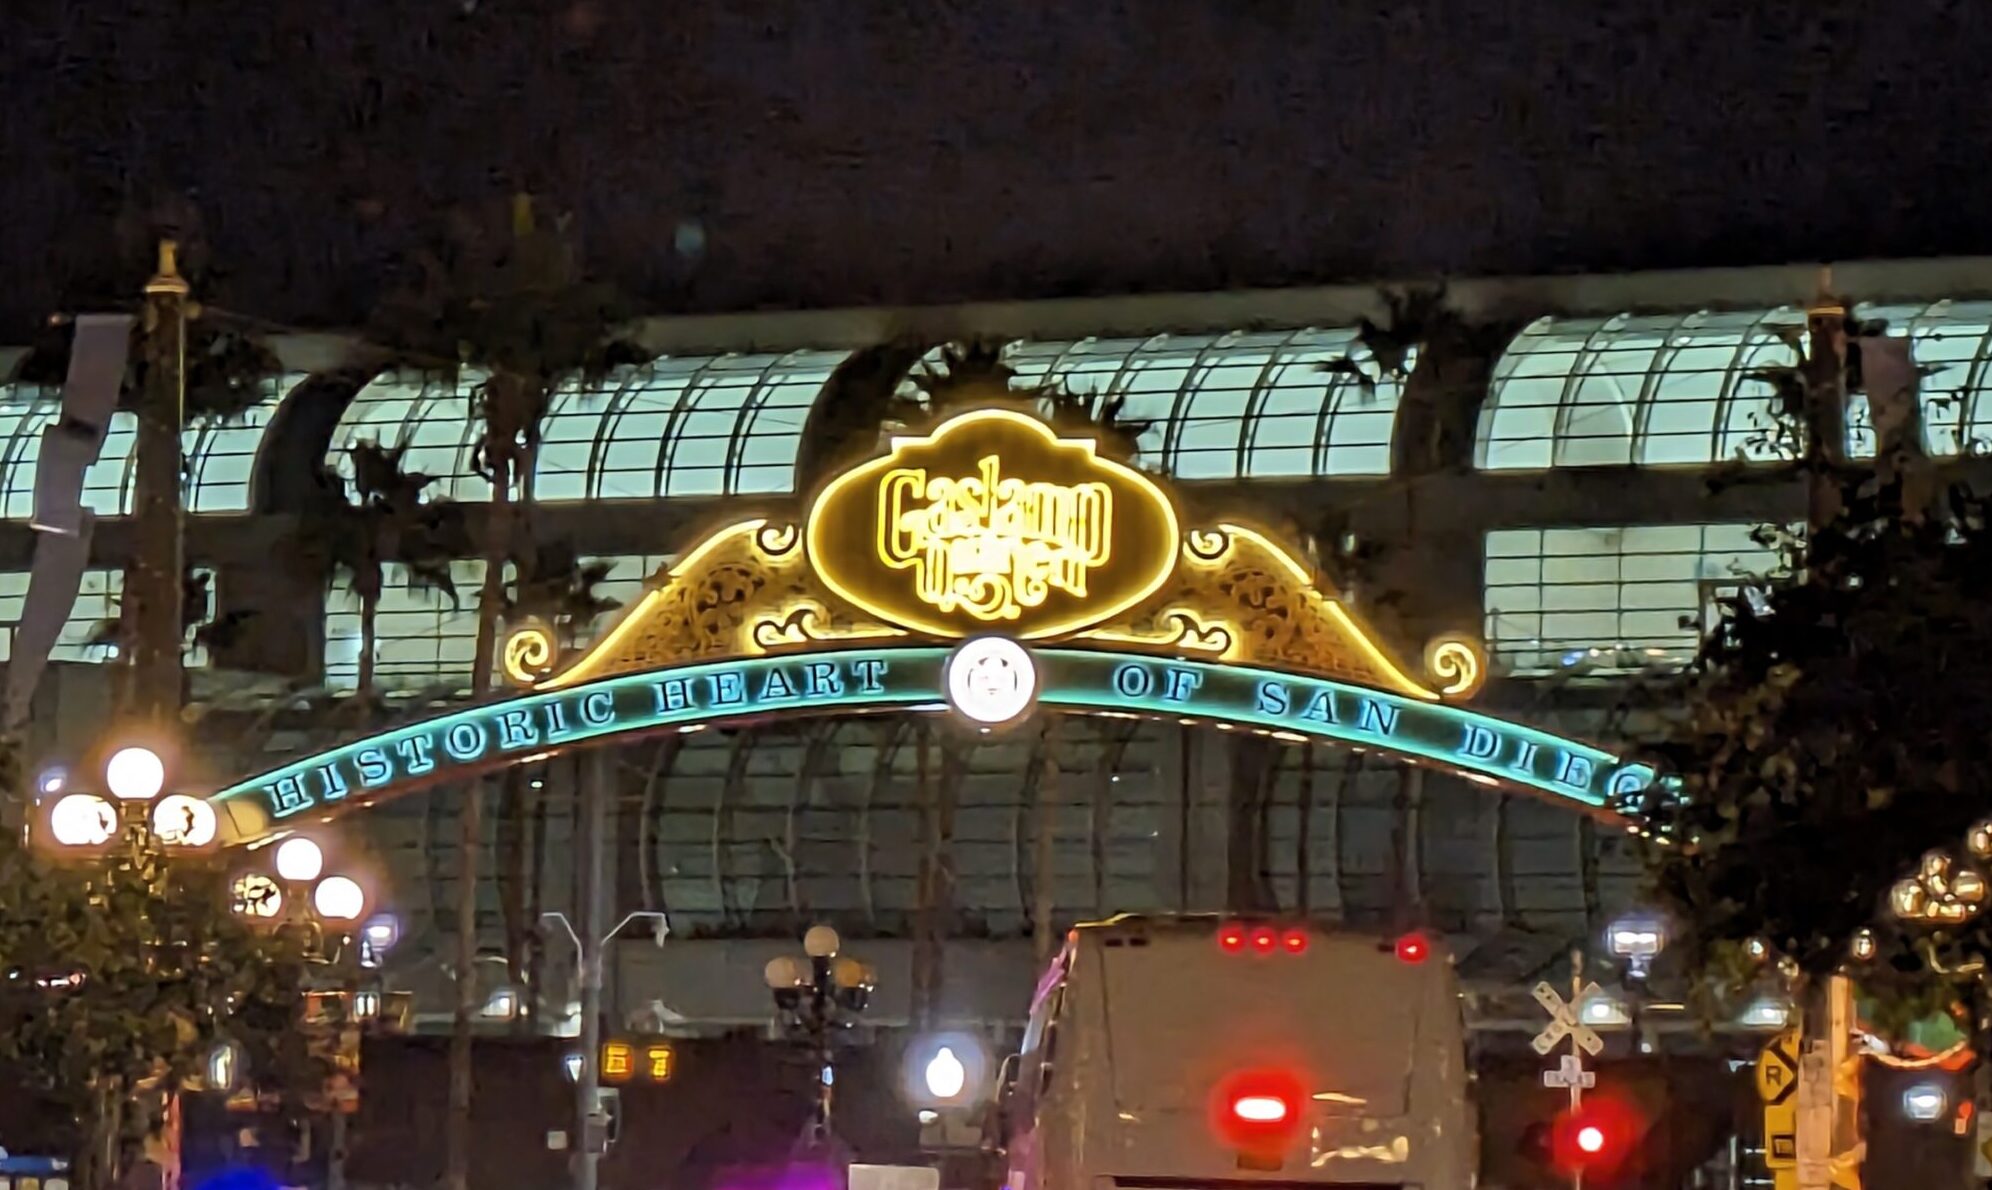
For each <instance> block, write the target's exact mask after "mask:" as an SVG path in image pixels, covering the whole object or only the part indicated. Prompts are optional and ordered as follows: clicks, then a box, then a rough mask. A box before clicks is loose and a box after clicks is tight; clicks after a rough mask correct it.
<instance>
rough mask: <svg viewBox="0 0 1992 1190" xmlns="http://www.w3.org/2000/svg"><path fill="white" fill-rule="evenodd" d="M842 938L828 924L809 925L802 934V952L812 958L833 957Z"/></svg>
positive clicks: (842, 941) (841, 942) (835, 955)
mask: <svg viewBox="0 0 1992 1190" xmlns="http://www.w3.org/2000/svg"><path fill="white" fill-rule="evenodd" d="M843 944H844V940H843V939H842V938H839V937H838V936H837V931H836V930H835V929H833V928H831V927H830V926H811V927H809V932H808V933H807V934H804V935H803V936H802V952H803V953H804V954H806V955H808V956H809V957H810V958H812V959H834V958H836V957H837V948H838V947H840V946H842V945H843Z"/></svg>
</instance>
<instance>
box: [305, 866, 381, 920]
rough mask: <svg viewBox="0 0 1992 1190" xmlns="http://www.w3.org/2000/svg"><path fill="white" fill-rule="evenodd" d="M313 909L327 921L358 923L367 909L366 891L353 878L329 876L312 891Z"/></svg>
mask: <svg viewBox="0 0 1992 1190" xmlns="http://www.w3.org/2000/svg"><path fill="white" fill-rule="evenodd" d="M311 907H312V908H313V909H315V910H317V912H318V916H320V917H322V918H324V919H325V920H326V921H358V920H359V917H360V913H361V912H362V911H363V910H365V909H366V907H367V894H366V890H365V889H363V888H361V887H360V882H359V881H357V880H355V879H353V878H352V877H351V876H327V877H326V878H325V879H323V880H321V881H319V882H318V887H317V888H314V889H312V890H311Z"/></svg>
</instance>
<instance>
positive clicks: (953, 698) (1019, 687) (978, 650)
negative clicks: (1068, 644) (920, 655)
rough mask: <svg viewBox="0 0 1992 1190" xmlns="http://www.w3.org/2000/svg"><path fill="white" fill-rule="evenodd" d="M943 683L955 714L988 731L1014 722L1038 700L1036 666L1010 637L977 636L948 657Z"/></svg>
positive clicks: (1027, 651) (1028, 655)
mask: <svg viewBox="0 0 1992 1190" xmlns="http://www.w3.org/2000/svg"><path fill="white" fill-rule="evenodd" d="M942 680H943V682H944V683H945V685H946V687H947V693H948V705H949V706H951V707H953V708H954V710H955V713H956V714H958V715H960V716H962V717H963V718H965V719H968V720H970V721H972V722H975V723H980V724H983V725H985V726H988V727H995V726H997V725H999V724H1003V723H1009V722H1012V721H1014V720H1015V719H1016V718H1017V717H1018V716H1020V715H1022V714H1023V713H1024V712H1026V711H1028V710H1030V708H1031V703H1032V701H1033V700H1035V699H1036V698H1037V689H1038V675H1037V664H1036V663H1035V662H1034V661H1032V660H1031V654H1030V651H1029V650H1028V649H1026V648H1024V646H1022V645H1020V644H1018V643H1017V642H1016V641H1013V640H1011V639H1010V638H1009V637H1007V636H978V637H976V638H975V639H973V640H970V641H965V642H963V644H962V646H961V647H960V648H958V649H956V650H955V651H954V652H953V653H952V654H950V655H949V657H948V662H947V668H946V669H945V670H944V671H943V674H942Z"/></svg>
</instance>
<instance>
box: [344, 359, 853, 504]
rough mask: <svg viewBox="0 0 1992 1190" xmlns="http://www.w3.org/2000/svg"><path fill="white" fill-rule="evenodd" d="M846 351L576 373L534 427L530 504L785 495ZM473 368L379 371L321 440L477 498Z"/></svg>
mask: <svg viewBox="0 0 1992 1190" xmlns="http://www.w3.org/2000/svg"><path fill="white" fill-rule="evenodd" d="M848 354H849V353H848V352H843V351H791V352H787V353H785V354H781V355H773V354H767V355H720V356H670V357H665V358H661V359H657V360H654V361H652V362H650V363H648V364H645V365H643V366H641V367H635V368H623V369H617V370H616V371H615V372H614V373H612V374H611V375H609V376H607V377H605V378H602V379H599V380H593V381H576V382H574V383H572V384H569V385H566V386H564V387H563V388H561V389H560V390H559V391H558V392H556V393H555V394H554V397H553V400H552V403H551V405H550V407H549V409H548V411H547V415H546V420H545V422H544V423H543V425H542V427H541V445H540V453H539V462H538V465H537V467H536V468H535V469H534V475H533V493H534V498H535V499H538V500H542V501H562V500H648V499H654V498H656V497H658V496H737V495H749V494H762V493H773V492H788V491H791V490H793V488H794V487H795V458H796V450H797V447H798V445H799V444H800V443H801V441H802V428H803V422H804V421H805V420H806V419H807V418H808V416H809V407H810V406H811V405H812V404H813V403H814V402H815V400H816V397H817V394H818V393H819V392H821V391H822V389H823V384H824V382H825V381H827V380H828V379H829V378H830V374H831V372H833V371H834V370H835V369H836V367H837V365H838V364H840V363H842V362H843V361H844V358H845V357H846V356H847V355H848ZM482 379H483V377H482V376H481V375H480V374H477V373H472V372H466V373H463V374H461V375H459V376H456V377H448V376H439V375H435V374H420V373H409V372H390V373H387V374H384V375H382V376H379V377H376V378H375V379H374V380H373V381H372V382H371V383H369V384H368V385H367V386H366V387H365V388H362V389H361V390H360V391H359V393H358V394H356V395H355V396H354V397H353V400H352V402H351V403H350V404H349V405H347V407H346V411H345V413H344V415H342V416H341V417H340V419H339V426H338V429H337V430H336V431H334V433H333V435H332V443H331V452H330V461H331V462H332V464H333V465H334V466H335V467H339V468H341V469H342V473H348V474H349V468H348V464H347V460H346V458H345V449H346V447H348V446H351V445H353V444H354V443H357V442H362V441H368V440H371V441H375V442H379V443H381V444H383V445H388V446H394V445H405V446H406V447H407V448H408V454H407V457H406V459H405V460H404V462H405V464H406V466H407V467H408V468H409V469H411V470H415V471H421V472H424V473H426V474H428V475H432V476H435V477H436V478H437V480H438V481H439V484H438V486H437V487H436V488H435V489H432V490H434V491H435V492H437V494H439V495H447V496H450V497H452V498H454V499H457V500H468V501H481V500H488V499H489V498H490V496H491V485H490V483H489V482H487V481H486V480H485V479H484V478H483V477H482V476H480V475H478V474H477V472H476V470H475V469H474V468H473V467H472V465H471V461H472V458H473V454H474V451H475V448H476V446H477V441H478V433H477V424H476V419H475V418H474V417H473V416H472V394H473V393H474V392H475V390H476V388H477V385H478V384H479V383H480V382H481V381H482Z"/></svg>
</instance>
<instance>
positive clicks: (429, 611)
mask: <svg viewBox="0 0 1992 1190" xmlns="http://www.w3.org/2000/svg"><path fill="white" fill-rule="evenodd" d="M450 578H451V581H453V582H454V583H455V584H456V589H457V601H456V603H455V604H454V605H452V604H451V602H450V598H449V596H447V595H445V594H444V593H443V592H441V591H433V590H421V589H417V588H414V587H411V586H410V585H409V576H408V572H407V570H406V569H405V568H403V567H401V566H398V565H395V564H394V563H389V564H388V565H387V566H386V568H385V571H384V573H383V576H382V582H381V596H380V608H379V611H378V613H377V614H376V616H375V622H374V636H375V642H374V659H375V660H374V680H375V681H376V682H377V683H378V684H379V686H380V687H381V689H383V690H393V689H397V688H398V689H417V688H422V687H433V686H439V685H448V686H449V688H450V689H452V690H459V689H468V688H469V686H470V671H471V662H472V661H473V660H474V658H475V656H476V651H477V591H478V587H479V586H480V585H481V584H482V583H483V582H484V562H483V560H482V559H474V558H473V559H463V560H459V561H456V562H452V563H450ZM359 676H360V601H359V600H358V599H357V598H355V597H354V596H353V594H352V592H351V591H350V590H348V589H346V588H345V587H344V586H343V585H341V586H338V587H335V588H334V589H333V590H332V591H331V592H330V593H329V594H328V595H327V596H326V613H325V684H326V685H327V686H329V687H331V688H332V689H334V690H352V689H354V688H355V687H357V686H358V684H359Z"/></svg>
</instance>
